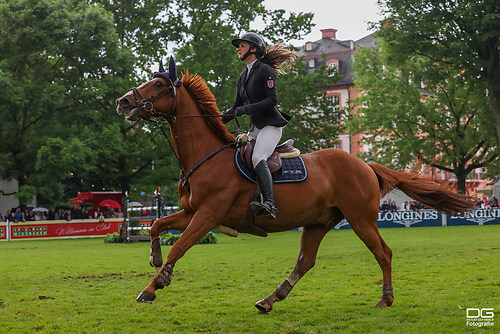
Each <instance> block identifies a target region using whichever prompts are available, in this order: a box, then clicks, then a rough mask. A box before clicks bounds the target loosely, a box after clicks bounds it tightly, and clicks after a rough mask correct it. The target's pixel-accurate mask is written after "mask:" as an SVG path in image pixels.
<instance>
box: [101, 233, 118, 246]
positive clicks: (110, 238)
mask: <svg viewBox="0 0 500 334" xmlns="http://www.w3.org/2000/svg"><path fill="white" fill-rule="evenodd" d="M104 242H107V243H115V242H120V233H117V232H115V233H108V234H106V236H105V237H104Z"/></svg>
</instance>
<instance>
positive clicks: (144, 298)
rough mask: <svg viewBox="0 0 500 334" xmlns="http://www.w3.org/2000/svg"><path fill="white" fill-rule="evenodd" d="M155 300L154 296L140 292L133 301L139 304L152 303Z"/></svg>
mask: <svg viewBox="0 0 500 334" xmlns="http://www.w3.org/2000/svg"><path fill="white" fill-rule="evenodd" d="M155 299H156V295H153V294H151V293H148V292H144V291H142V292H141V293H140V294H139V296H137V298H136V299H135V300H136V301H137V302H139V303H152V302H153V301H154V300H155Z"/></svg>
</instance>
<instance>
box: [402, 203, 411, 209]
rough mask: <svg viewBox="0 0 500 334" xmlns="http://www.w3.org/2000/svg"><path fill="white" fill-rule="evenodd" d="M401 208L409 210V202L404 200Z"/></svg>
mask: <svg viewBox="0 0 500 334" xmlns="http://www.w3.org/2000/svg"><path fill="white" fill-rule="evenodd" d="M403 210H404V211H408V210H410V204H409V203H408V201H405V204H404V205H403Z"/></svg>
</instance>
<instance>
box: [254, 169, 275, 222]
mask: <svg viewBox="0 0 500 334" xmlns="http://www.w3.org/2000/svg"><path fill="white" fill-rule="evenodd" d="M255 176H256V178H257V182H258V183H259V186H260V191H261V193H262V196H263V197H264V203H261V202H257V201H254V202H251V203H250V208H251V209H252V210H253V211H254V212H255V214H256V215H262V214H263V215H265V216H266V217H267V218H269V219H276V213H277V212H278V209H276V205H275V204H274V193H273V177H272V176H271V171H270V170H269V167H268V166H267V163H266V161H265V160H261V161H260V162H259V163H258V164H257V166H255Z"/></svg>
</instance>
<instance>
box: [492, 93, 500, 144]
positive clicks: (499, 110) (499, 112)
mask: <svg viewBox="0 0 500 334" xmlns="http://www.w3.org/2000/svg"><path fill="white" fill-rule="evenodd" d="M490 104H491V111H492V112H493V119H494V120H495V125H496V129H497V140H498V144H499V147H500V106H499V105H498V104H497V102H496V101H495V97H494V96H493V94H490Z"/></svg>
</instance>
